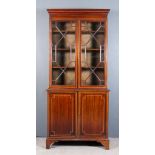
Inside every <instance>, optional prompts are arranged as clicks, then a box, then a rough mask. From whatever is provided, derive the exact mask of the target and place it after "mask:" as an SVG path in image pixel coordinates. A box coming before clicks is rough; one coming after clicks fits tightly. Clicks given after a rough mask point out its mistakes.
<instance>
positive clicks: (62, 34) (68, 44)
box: [49, 20, 77, 88]
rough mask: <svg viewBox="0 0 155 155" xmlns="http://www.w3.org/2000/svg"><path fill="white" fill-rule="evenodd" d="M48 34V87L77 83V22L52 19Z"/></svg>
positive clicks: (64, 86) (63, 86)
mask: <svg viewBox="0 0 155 155" xmlns="http://www.w3.org/2000/svg"><path fill="white" fill-rule="evenodd" d="M50 29H51V33H50V34H51V35H50V40H51V42H50V44H51V45H50V51H51V52H50V65H49V66H50V71H49V73H50V87H61V88H66V87H72V88H74V87H76V85H77V73H76V72H77V61H76V58H77V53H76V51H77V50H76V48H77V44H76V42H77V37H76V36H77V35H76V33H77V22H76V21H73V20H69V21H65V20H64V21H52V22H51V28H50Z"/></svg>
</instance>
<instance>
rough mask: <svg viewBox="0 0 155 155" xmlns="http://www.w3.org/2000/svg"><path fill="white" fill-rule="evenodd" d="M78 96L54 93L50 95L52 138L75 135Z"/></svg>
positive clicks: (50, 128)
mask: <svg viewBox="0 0 155 155" xmlns="http://www.w3.org/2000/svg"><path fill="white" fill-rule="evenodd" d="M75 110H76V94H75V93H52V94H50V95H49V124H50V125H49V130H50V133H49V135H50V136H73V135H75V118H76V116H75V115H76V112H75Z"/></svg>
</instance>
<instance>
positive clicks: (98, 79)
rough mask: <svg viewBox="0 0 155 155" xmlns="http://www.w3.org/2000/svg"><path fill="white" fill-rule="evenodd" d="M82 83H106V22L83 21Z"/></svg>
mask: <svg viewBox="0 0 155 155" xmlns="http://www.w3.org/2000/svg"><path fill="white" fill-rule="evenodd" d="M81 73H82V74H81V85H104V23H103V22H86V21H84V22H82V23H81Z"/></svg>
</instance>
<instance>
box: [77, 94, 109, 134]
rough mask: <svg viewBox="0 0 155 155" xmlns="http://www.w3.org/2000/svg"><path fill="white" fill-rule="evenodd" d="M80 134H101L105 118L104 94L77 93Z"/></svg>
mask: <svg viewBox="0 0 155 155" xmlns="http://www.w3.org/2000/svg"><path fill="white" fill-rule="evenodd" d="M79 104H80V108H79V113H80V135H81V136H87V135H89V136H93V135H95V136H103V135H104V134H105V125H106V124H105V120H106V94H104V93H96V92H86V93H84V92H83V93H80V94H79Z"/></svg>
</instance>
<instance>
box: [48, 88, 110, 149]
mask: <svg viewBox="0 0 155 155" xmlns="http://www.w3.org/2000/svg"><path fill="white" fill-rule="evenodd" d="M61 140H95V141H99V142H101V143H102V144H103V145H104V146H105V147H106V148H107V149H108V148H109V140H108V92H106V91H105V92H94V91H93V92H92V91H87V92H86V91H78V92H68V91H66V92H65V91H63V92H54V91H53V92H49V93H48V138H47V142H46V147H47V148H49V147H50V144H52V143H54V142H56V141H61Z"/></svg>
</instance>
